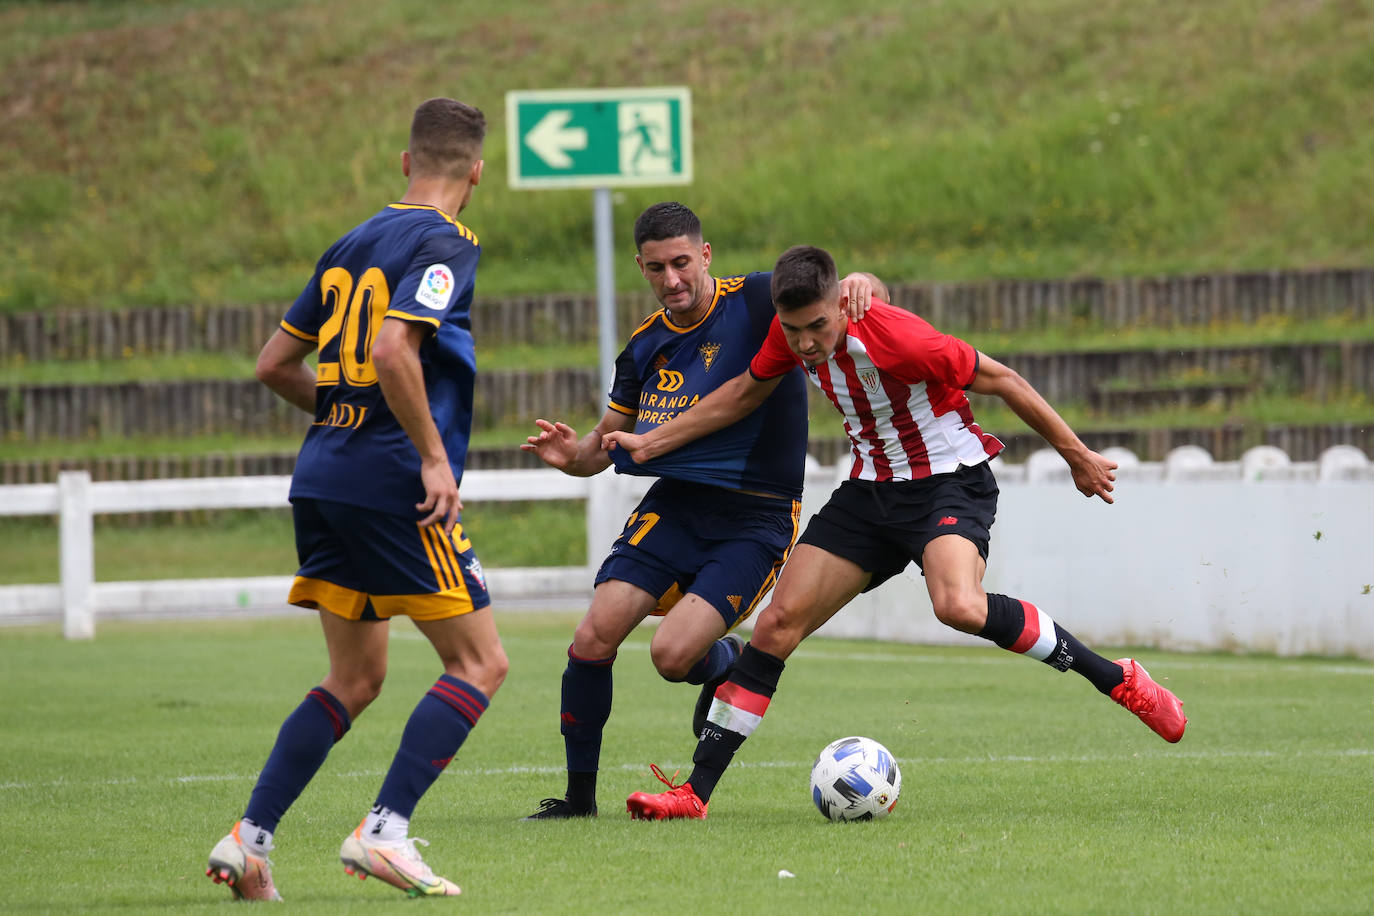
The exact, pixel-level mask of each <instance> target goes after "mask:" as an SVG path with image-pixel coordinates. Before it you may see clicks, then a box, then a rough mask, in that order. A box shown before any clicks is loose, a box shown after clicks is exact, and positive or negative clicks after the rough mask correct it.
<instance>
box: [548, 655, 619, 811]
mask: <svg viewBox="0 0 1374 916" xmlns="http://www.w3.org/2000/svg"><path fill="white" fill-rule="evenodd" d="M614 661H615V656H614V655H612V656H611V657H610V658H578V657H577V656H576V655H574V654H573V650H572V646H569V647H568V667H567V668H565V669H564V670H563V701H562V708H561V709H560V710H559V715H558V718H559V731H561V732H562V733H563V748H564V750H565V752H566V753H567V759H568V800H569V801H570V802H572V803H573V804H574V805H577V806H578V807H581V808H585V807H589V806H590V805H592V804H594V803H595V801H596V771H597V769H599V767H600V765H601V732H602V730H603V729H604V728H605V727H606V720H607V719H609V718H610V717H611V686H612V685H611V663H612V662H614ZM573 774H581V775H580V776H579V777H578V778H576V779H574V778H573ZM587 774H591V775H590V777H588V775H587ZM574 795H576V796H577V797H576V798H574V797H573V796H574Z"/></svg>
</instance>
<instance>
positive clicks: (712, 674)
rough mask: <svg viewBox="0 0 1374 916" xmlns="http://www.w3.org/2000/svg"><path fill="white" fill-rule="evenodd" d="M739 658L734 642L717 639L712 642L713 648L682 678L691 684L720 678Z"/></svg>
mask: <svg viewBox="0 0 1374 916" xmlns="http://www.w3.org/2000/svg"><path fill="white" fill-rule="evenodd" d="M737 658H739V655H738V654H737V653H736V652H735V644H734V643H733V642H731V641H730V640H728V639H717V640H716V641H715V642H713V643H711V648H709V649H707V650H706V654H705V655H703V656H702V657H701V658H699V659H697V663H696V664H695V665H693V666H692V667H691V668H690V669H688V671H687V674H686V675H685V676H684V677H683V678H682V679H683V680H684V681H686V682H687V683H689V684H705V683H706V682H707V681H715V680H719V679H720V678H722V677H724V676H725V674H726V672H728V671H729V670H730V669H731V668H732V667H734V664H735V660H736V659H737Z"/></svg>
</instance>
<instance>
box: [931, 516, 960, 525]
mask: <svg viewBox="0 0 1374 916" xmlns="http://www.w3.org/2000/svg"><path fill="white" fill-rule="evenodd" d="M936 524H937V525H957V524H959V520H958V519H957V518H955V517H954V516H952V515H946V516H945V517H944V518H942V519H940V521H938V522H936Z"/></svg>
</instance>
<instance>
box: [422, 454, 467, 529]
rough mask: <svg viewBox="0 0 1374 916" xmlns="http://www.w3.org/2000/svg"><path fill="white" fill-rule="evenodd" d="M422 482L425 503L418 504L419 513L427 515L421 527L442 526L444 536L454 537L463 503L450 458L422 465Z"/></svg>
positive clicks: (426, 462)
mask: <svg viewBox="0 0 1374 916" xmlns="http://www.w3.org/2000/svg"><path fill="white" fill-rule="evenodd" d="M420 482H421V483H423V484H424V487H425V501H424V502H422V503H416V504H415V509H416V511H418V512H422V513H426V514H425V517H424V518H422V519H420V527H421V528H428V527H429V526H430V525H435V524H442V525H443V527H444V535H445V536H446V537H450V536H452V535H453V528H454V526H455V525H457V524H458V513H459V512H462V511H463V501H462V500H461V499H459V498H458V482H457V481H456V480H454V479H453V468H451V467H450V466H449V463H448V458H447V457H445V458H444V459H443V460H442V461H425V462H421V464H420Z"/></svg>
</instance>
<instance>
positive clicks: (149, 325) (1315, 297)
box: [0, 268, 1374, 361]
mask: <svg viewBox="0 0 1374 916" xmlns="http://www.w3.org/2000/svg"><path fill="white" fill-rule="evenodd" d="M892 294H893V295H892V298H893V300H894V303H895V304H897V305H900V306H902V307H903V308H906V309H908V310H910V311H914V312H917V313H918V314H920V315H922V316H924V317H926V318H927V319H929V320H930V321H931V322H932V323H933V324H934V325H935V326H936V327H938V328H941V329H942V330H947V331H951V332H959V333H972V332H978V331H1015V330H1023V329H1033V328H1048V327H1065V326H1074V325H1076V324H1089V325H1100V326H1103V327H1108V328H1112V327H1131V326H1138V325H1146V326H1154V327H1184V326H1189V325H1208V324H1218V323H1236V322H1244V323H1253V322H1256V321H1260V320H1263V319H1266V318H1283V319H1291V320H1310V319H1312V318H1316V317H1320V316H1325V315H1348V316H1351V317H1356V318H1368V317H1371V316H1374V268H1359V269H1330V270H1310V271H1299V270H1287V271H1265V272H1256V273H1218V274H1202V275H1192V276H1179V277H1124V278H1118V279H1102V278H1079V279H1063V280H999V281H989V282H981V283H906V284H897V285H894V286H893V289H892ZM655 307H656V304H655V303H654V301H653V299H652V298H651V297H650V296H649V295H648V293H647V292H636V293H624V294H621V295H620V296H619V297H618V298H617V303H616V308H617V313H618V322H619V325H620V326H619V328H618V338H619V339H623V338H624V337H625V336H627V335H628V334H629V332H630V331H631V330H632V329H633V328H634V327H635V326H636V325H637V324H638V323H639V321H640V320H641V319H642V318H643V317H644V316H645V315H647V314H649V313H650V312H651V311H653V309H654V308H655ZM284 312H285V305H284V304H281V303H275V304H270V305H256V306H216V307H208V306H183V307H167V308H137V309H119V310H106V309H53V310H50V311H43V312H24V313H15V314H4V315H0V360H17V359H24V360H28V361H36V360H61V359H92V358H104V359H115V358H119V357H121V356H128V355H144V354H169V353H180V352H185V351H210V352H232V353H244V354H256V353H257V352H258V350H259V349H260V348H261V347H262V344H263V341H265V340H266V339H267V337H268V335H269V334H270V333H271V332H272V330H273V329H274V328H276V326H277V323H278V322H279V321H280V320H281V317H282V314H283V313H284ZM472 323H473V328H474V330H475V332H476V334H477V336H478V339H479V342H480V343H479V345H480V346H482V347H491V346H500V345H504V344H512V343H528V344H535V345H545V344H585V343H590V342H593V341H595V340H596V339H597V338H596V333H597V323H598V322H597V310H596V297H595V296H594V295H592V294H566V295H542V296H521V297H510V298H504V299H479V300H477V301H476V302H475V303H474V305H473V318H472Z"/></svg>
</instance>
